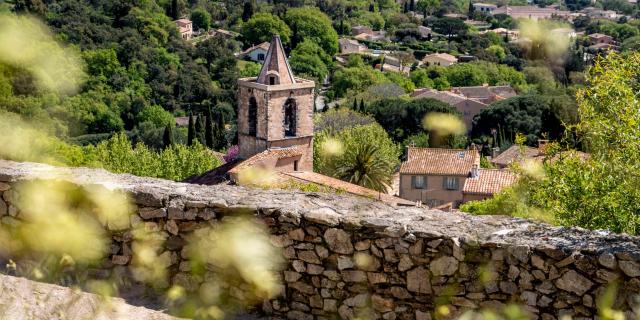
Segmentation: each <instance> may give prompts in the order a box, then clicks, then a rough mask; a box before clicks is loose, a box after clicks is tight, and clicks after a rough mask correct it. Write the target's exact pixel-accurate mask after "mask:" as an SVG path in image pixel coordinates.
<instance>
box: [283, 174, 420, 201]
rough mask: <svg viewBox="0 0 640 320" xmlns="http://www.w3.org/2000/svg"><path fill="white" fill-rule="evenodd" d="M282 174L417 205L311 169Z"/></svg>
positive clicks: (350, 191)
mask: <svg viewBox="0 0 640 320" xmlns="http://www.w3.org/2000/svg"><path fill="white" fill-rule="evenodd" d="M280 174H281V175H285V176H289V177H292V178H295V179H296V180H299V181H302V182H310V183H314V184H318V185H322V186H326V187H329V188H331V189H335V190H343V191H345V192H347V193H350V194H354V195H359V196H364V197H368V198H372V199H377V200H380V201H382V202H385V203H388V204H393V205H411V206H413V205H415V202H413V201H409V200H405V199H401V198H398V197H394V196H392V195H390V194H386V193H381V192H378V191H375V190H372V189H368V188H365V187H361V186H359V185H356V184H353V183H349V182H346V181H342V180H340V179H336V178H332V177H329V176H325V175H322V174H319V173H315V172H311V171H293V172H280Z"/></svg>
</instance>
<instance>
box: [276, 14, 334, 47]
mask: <svg viewBox="0 0 640 320" xmlns="http://www.w3.org/2000/svg"><path fill="white" fill-rule="evenodd" d="M285 20H286V22H287V24H288V25H289V26H290V27H291V29H295V32H296V38H299V39H300V42H302V41H304V40H306V39H310V40H312V41H313V42H315V43H317V44H318V45H320V46H321V47H322V49H324V51H325V52H326V53H327V54H328V55H330V56H333V55H335V54H336V53H337V52H338V33H337V32H336V30H334V29H333V25H332V23H331V19H329V17H328V16H327V15H326V14H324V13H323V12H321V11H320V10H319V9H317V8H311V7H303V8H293V9H290V10H288V11H287V15H286V17H285ZM294 25H295V28H294V27H293V26H294Z"/></svg>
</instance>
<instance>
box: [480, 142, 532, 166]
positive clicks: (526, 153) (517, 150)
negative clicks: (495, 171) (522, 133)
mask: <svg viewBox="0 0 640 320" xmlns="http://www.w3.org/2000/svg"><path fill="white" fill-rule="evenodd" d="M522 148H523V149H522V150H521V147H520V146H518V145H512V146H511V147H509V149H507V150H505V151H503V152H502V153H501V154H499V155H498V156H497V157H495V158H493V159H491V163H494V164H497V165H499V166H503V167H506V166H508V165H510V164H511V163H513V162H514V161H521V160H524V159H526V158H534V157H536V156H538V155H539V154H540V151H539V150H538V149H537V148H532V147H527V146H523V147H522Z"/></svg>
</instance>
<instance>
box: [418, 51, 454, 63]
mask: <svg viewBox="0 0 640 320" xmlns="http://www.w3.org/2000/svg"><path fill="white" fill-rule="evenodd" d="M427 58H439V59H442V60H446V61H449V62H456V61H458V58H456V57H454V56H452V55H450V54H448V53H432V54H428V55H426V56H425V57H424V59H422V60H425V59H427Z"/></svg>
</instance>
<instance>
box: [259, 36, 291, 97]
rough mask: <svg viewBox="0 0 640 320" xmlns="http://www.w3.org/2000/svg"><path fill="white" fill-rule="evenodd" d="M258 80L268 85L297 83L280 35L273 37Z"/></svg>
mask: <svg viewBox="0 0 640 320" xmlns="http://www.w3.org/2000/svg"><path fill="white" fill-rule="evenodd" d="M257 82H258V83H261V84H266V85H272V84H294V83H296V80H295V79H294V78H293V72H291V67H290V66H289V61H288V60H287V56H286V55H285V54H284V48H283V47H282V41H280V36H278V35H274V36H273V37H272V38H271V45H270V46H269V50H268V51H267V56H266V57H265V59H264V64H263V65H262V69H260V75H258V80H257Z"/></svg>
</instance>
